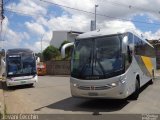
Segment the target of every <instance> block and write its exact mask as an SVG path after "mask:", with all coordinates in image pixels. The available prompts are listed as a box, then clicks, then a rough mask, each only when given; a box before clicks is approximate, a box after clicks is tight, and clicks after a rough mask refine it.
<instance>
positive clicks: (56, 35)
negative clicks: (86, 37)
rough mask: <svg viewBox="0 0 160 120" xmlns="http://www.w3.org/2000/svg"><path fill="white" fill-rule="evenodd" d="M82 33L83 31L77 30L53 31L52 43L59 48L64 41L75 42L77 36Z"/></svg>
mask: <svg viewBox="0 0 160 120" xmlns="http://www.w3.org/2000/svg"><path fill="white" fill-rule="evenodd" d="M82 33H83V32H77V31H53V35H52V39H51V41H50V45H53V46H55V47H57V48H59V47H60V45H61V43H62V42H63V41H65V40H67V41H69V42H74V40H75V38H76V37H77V36H78V35H79V34H82Z"/></svg>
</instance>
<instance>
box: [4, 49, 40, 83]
mask: <svg viewBox="0 0 160 120" xmlns="http://www.w3.org/2000/svg"><path fill="white" fill-rule="evenodd" d="M5 67H6V70H5V71H6V72H5V75H6V84H7V86H17V85H31V86H33V85H34V83H36V82H37V81H38V78H37V71H36V57H35V54H34V52H33V51H31V50H30V49H9V50H8V51H7V52H6V58H5Z"/></svg>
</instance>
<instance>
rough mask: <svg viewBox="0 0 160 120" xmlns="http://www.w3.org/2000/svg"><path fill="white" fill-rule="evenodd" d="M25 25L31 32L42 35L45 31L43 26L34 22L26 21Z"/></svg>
mask: <svg viewBox="0 0 160 120" xmlns="http://www.w3.org/2000/svg"><path fill="white" fill-rule="evenodd" d="M25 26H26V27H27V29H28V30H29V31H30V32H31V33H33V34H37V35H42V34H43V33H44V32H45V30H44V28H43V26H42V25H41V24H38V23H35V22H34V23H33V22H26V23H25Z"/></svg>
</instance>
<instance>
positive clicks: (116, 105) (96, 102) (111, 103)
mask: <svg viewBox="0 0 160 120" xmlns="http://www.w3.org/2000/svg"><path fill="white" fill-rule="evenodd" d="M155 84H156V83H155ZM149 85H150V84H149V83H147V84H146V85H145V86H143V87H142V88H141V90H140V94H141V93H142V92H143V91H144V90H145V89H146V88H147V87H148V86H149ZM129 102H132V99H131V98H130V97H129V98H128V99H127V100H109V99H92V100H91V99H81V98H73V97H69V98H66V99H63V100H60V101H58V102H56V103H53V104H50V105H48V106H44V107H41V108H38V109H35V111H41V109H43V108H50V109H59V110H64V111H81V112H93V113H96V112H113V111H119V110H121V109H123V108H124V107H125V106H126V105H127V104H129Z"/></svg>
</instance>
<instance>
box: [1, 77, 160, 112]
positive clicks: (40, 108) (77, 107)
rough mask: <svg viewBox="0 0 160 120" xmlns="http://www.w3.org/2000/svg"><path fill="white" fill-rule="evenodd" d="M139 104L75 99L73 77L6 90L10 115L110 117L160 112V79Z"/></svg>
mask: <svg viewBox="0 0 160 120" xmlns="http://www.w3.org/2000/svg"><path fill="white" fill-rule="evenodd" d="M141 91H142V92H141V93H140V96H139V99H138V100H136V101H131V100H128V101H121V100H102V99H99V100H89V99H80V98H72V97H71V94H70V87H69V77H54V76H40V77H39V82H38V84H36V85H35V87H32V88H31V87H28V86H21V87H15V88H13V89H7V88H5V91H4V96H5V104H6V108H7V113H40V114H107V113H123V114H129V113H132V114H133V113H138V114H142V113H156V114H158V113H160V80H158V79H157V80H155V82H154V84H153V85H146V86H145V87H143V89H142V90H141Z"/></svg>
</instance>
